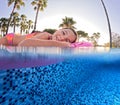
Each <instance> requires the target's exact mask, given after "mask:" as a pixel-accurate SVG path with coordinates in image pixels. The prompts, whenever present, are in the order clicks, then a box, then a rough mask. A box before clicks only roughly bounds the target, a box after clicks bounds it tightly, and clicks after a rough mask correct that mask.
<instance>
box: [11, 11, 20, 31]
mask: <svg viewBox="0 0 120 105" xmlns="http://www.w3.org/2000/svg"><path fill="white" fill-rule="evenodd" d="M19 21H20V18H19V14H18V13H17V12H14V13H13V18H12V19H11V24H10V26H13V32H14V33H15V28H16V26H17V27H18V26H19Z"/></svg>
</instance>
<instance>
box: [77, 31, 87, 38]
mask: <svg viewBox="0 0 120 105" xmlns="http://www.w3.org/2000/svg"><path fill="white" fill-rule="evenodd" d="M77 34H78V36H79V37H83V38H86V37H87V36H88V33H86V32H84V31H81V30H80V31H77Z"/></svg>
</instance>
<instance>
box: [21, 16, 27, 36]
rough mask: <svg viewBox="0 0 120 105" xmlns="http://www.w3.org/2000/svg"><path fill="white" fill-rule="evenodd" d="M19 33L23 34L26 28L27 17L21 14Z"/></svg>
mask: <svg viewBox="0 0 120 105" xmlns="http://www.w3.org/2000/svg"><path fill="white" fill-rule="evenodd" d="M20 19H21V21H20V33H21V34H22V33H23V32H25V30H26V28H27V17H26V15H24V14H22V15H21V16H20Z"/></svg>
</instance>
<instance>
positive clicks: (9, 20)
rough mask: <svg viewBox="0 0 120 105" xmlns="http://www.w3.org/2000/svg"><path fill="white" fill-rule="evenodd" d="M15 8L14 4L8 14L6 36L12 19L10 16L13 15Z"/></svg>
mask: <svg viewBox="0 0 120 105" xmlns="http://www.w3.org/2000/svg"><path fill="white" fill-rule="evenodd" d="M15 7H16V3H14V7H13V10H12V12H11V14H10V18H9V20H8V25H7V30H6V34H7V33H8V30H9V26H10V22H11V19H12V16H13V13H14V10H15Z"/></svg>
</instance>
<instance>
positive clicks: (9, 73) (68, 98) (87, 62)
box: [0, 47, 120, 105]
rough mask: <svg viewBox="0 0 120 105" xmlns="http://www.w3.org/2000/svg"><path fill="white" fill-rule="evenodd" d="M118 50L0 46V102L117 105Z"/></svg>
mask: <svg viewBox="0 0 120 105" xmlns="http://www.w3.org/2000/svg"><path fill="white" fill-rule="evenodd" d="M119 55H120V49H105V48H104V49H101V48H98V49H97V48H77V49H75V48H68V49H67V48H66V49H64V48H54V47H53V48H34V49H33V48H29V49H26V48H24V49H23V48H22V49H20V48H4V47H2V48H1V49H0V105H120V66H119V65H120V56H119Z"/></svg>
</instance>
